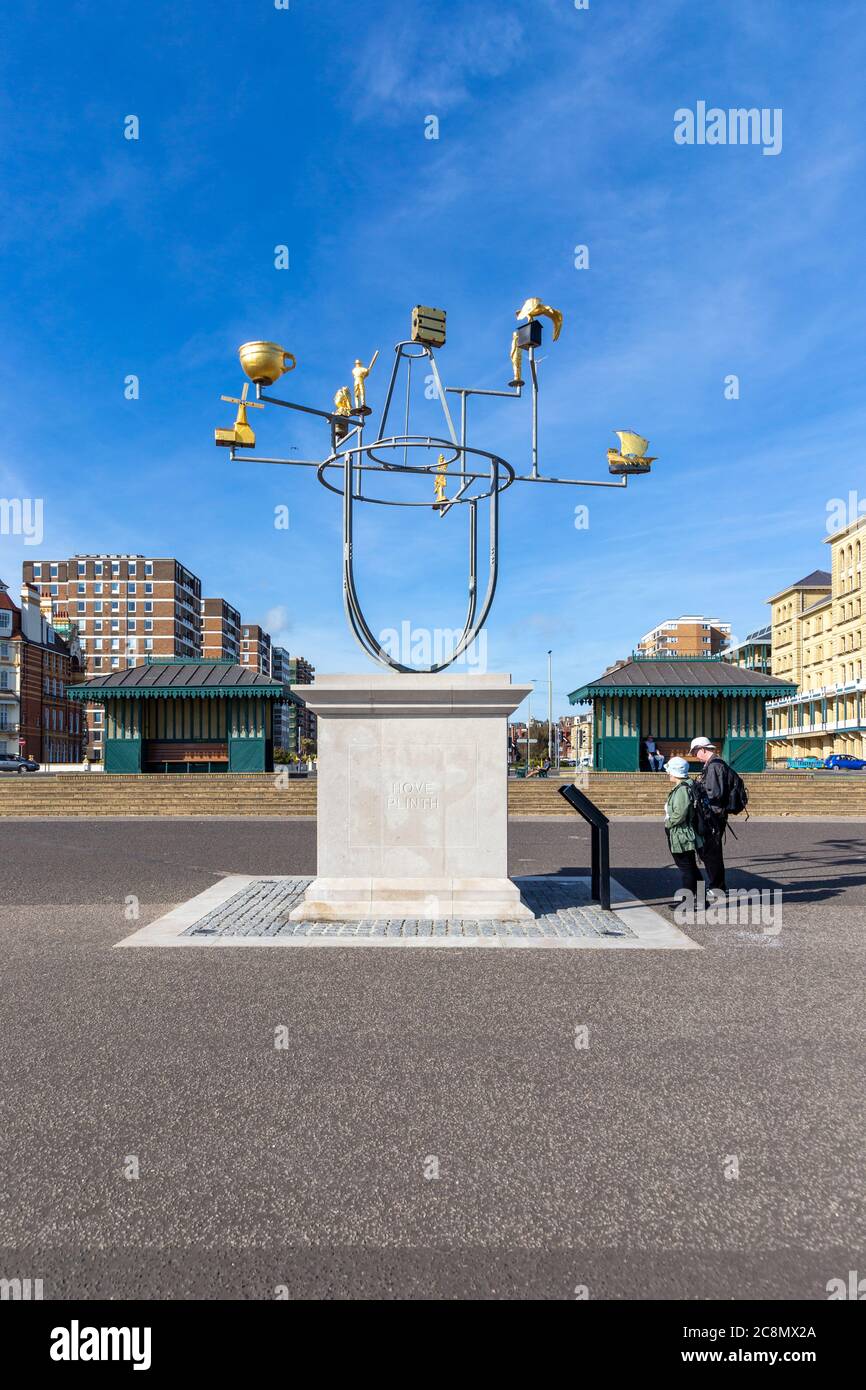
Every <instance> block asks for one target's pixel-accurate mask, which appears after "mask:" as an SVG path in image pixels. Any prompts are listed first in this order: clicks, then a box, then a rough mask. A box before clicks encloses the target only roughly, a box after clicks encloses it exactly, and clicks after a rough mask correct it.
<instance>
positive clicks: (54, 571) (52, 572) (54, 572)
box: [49, 565, 57, 579]
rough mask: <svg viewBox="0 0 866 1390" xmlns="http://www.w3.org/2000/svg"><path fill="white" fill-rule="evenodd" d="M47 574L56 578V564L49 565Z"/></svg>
mask: <svg viewBox="0 0 866 1390" xmlns="http://www.w3.org/2000/svg"><path fill="white" fill-rule="evenodd" d="M49 574H50V575H51V578H52V579H56V578H57V566H56V565H52V566H51V569H50V570H49Z"/></svg>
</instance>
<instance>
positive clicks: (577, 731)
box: [571, 710, 593, 767]
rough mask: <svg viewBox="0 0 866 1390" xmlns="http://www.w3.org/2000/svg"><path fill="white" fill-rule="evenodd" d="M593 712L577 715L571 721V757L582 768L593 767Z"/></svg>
mask: <svg viewBox="0 0 866 1390" xmlns="http://www.w3.org/2000/svg"><path fill="white" fill-rule="evenodd" d="M592 732H593V718H592V711H591V710H589V711H587V713H585V714H576V715H575V716H574V718H573V719H572V721H571V750H572V752H571V756H572V757H573V758H574V760H575V762H576V763H577V764H578V766H580V765H581V764H584V765H586V766H587V767H591V766H592Z"/></svg>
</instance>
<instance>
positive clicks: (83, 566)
mask: <svg viewBox="0 0 866 1390" xmlns="http://www.w3.org/2000/svg"><path fill="white" fill-rule="evenodd" d="M86 573H87V566H86V564H85V563H84V561H83V560H79V561H78V578H79V579H83V578H84V576H85V574H86Z"/></svg>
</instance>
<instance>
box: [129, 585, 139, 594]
mask: <svg viewBox="0 0 866 1390" xmlns="http://www.w3.org/2000/svg"><path fill="white" fill-rule="evenodd" d="M137 588H138V585H137V584H127V586H126V592H127V593H128V594H134V593H135V591H136V589H137Z"/></svg>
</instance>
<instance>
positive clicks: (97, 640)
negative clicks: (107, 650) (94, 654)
mask: <svg viewBox="0 0 866 1390" xmlns="http://www.w3.org/2000/svg"><path fill="white" fill-rule="evenodd" d="M93 645H94V647H95V648H96V650H97V651H98V652H101V651H102V638H101V637H97V638H95V640H94V643H93Z"/></svg>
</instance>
